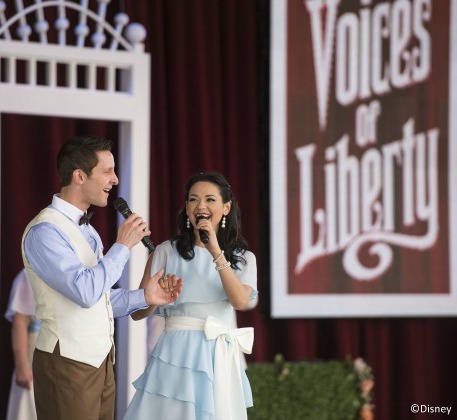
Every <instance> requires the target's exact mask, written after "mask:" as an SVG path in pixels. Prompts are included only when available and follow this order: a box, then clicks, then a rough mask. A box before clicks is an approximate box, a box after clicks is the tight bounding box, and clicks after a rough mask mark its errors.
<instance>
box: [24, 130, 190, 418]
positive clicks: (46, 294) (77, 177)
mask: <svg viewBox="0 0 457 420" xmlns="http://www.w3.org/2000/svg"><path fill="white" fill-rule="evenodd" d="M57 170H58V173H59V176H60V178H61V183H62V188H61V191H60V194H56V195H54V197H53V199H52V204H51V205H50V206H48V207H47V208H45V209H44V210H42V211H41V212H40V213H39V214H38V215H37V216H36V217H35V218H34V219H33V220H32V221H31V222H30V223H29V225H28V226H27V227H26V229H25V232H24V236H23V240H22V256H23V260H24V265H25V268H26V270H27V276H28V278H29V280H30V283H31V285H32V288H33V292H34V295H35V300H36V315H37V317H38V318H39V319H41V321H42V324H41V329H40V333H39V335H38V338H37V342H36V348H35V352H34V356H33V378H34V384H35V387H34V390H35V404H36V409H37V416H38V420H53V419H58V420H60V419H65V420H72V419H74V420H82V419H84V420H92V419H93V420H96V419H100V420H102V419H103V420H112V419H113V418H114V399H115V381H114V369H113V364H114V321H113V318H114V317H120V316H125V315H129V314H130V313H132V312H133V311H135V310H137V309H141V308H145V307H148V306H150V305H161V304H167V303H170V302H173V301H176V299H177V298H178V296H179V292H180V291H181V289H182V280H180V279H179V280H177V279H176V278H175V279H174V283H175V286H176V287H174V290H173V291H171V290H170V289H168V288H167V289H166V290H165V289H162V288H161V285H160V284H159V283H158V281H159V278H160V276H161V275H162V274H163V273H162V271H160V272H159V273H157V274H156V275H154V276H153V277H152V278H151V279H150V281H149V283H148V284H147V285H146V287H145V288H144V289H139V290H134V291H129V290H124V289H111V287H112V286H113V285H114V284H115V283H116V282H117V281H118V280H119V278H120V276H121V273H122V271H123V269H124V266H125V264H126V262H127V260H128V259H129V256H130V249H131V248H132V247H133V246H135V245H136V244H137V243H138V242H139V241H140V240H141V239H142V238H143V237H145V236H147V235H149V234H150V233H151V232H150V230H149V229H148V227H147V224H146V222H145V221H144V220H143V219H142V218H141V217H140V216H139V215H137V214H135V213H133V214H131V215H130V216H129V217H128V218H127V219H126V220H125V221H124V222H123V223H122V224H121V225H120V227H119V230H118V234H117V239H116V243H114V244H113V246H112V247H111V248H110V249H109V250H108V252H107V253H106V255H103V253H102V251H103V245H102V242H101V239H100V236H99V235H98V233H97V232H96V231H95V229H94V228H93V227H92V226H91V225H90V224H89V223H88V220H87V215H86V213H87V210H88V208H89V207H90V206H91V205H92V206H98V207H105V206H106V205H107V203H108V196H109V194H110V192H111V190H112V188H113V187H114V186H115V185H117V184H118V178H117V176H116V173H115V171H114V158H113V155H112V153H111V141H109V140H102V139H98V138H94V137H75V138H73V139H70V140H69V141H67V142H66V143H65V144H64V145H63V147H62V148H61V150H60V152H59V154H58V157H57ZM80 220H82V221H83V222H82V223H81V222H80ZM162 285H163V284H162Z"/></svg>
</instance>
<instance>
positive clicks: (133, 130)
mask: <svg viewBox="0 0 457 420" xmlns="http://www.w3.org/2000/svg"><path fill="white" fill-rule="evenodd" d="M30 3H31V4H29V5H26V4H24V1H23V0H15V1H14V6H15V8H14V10H13V1H12V0H11V1H8V2H4V1H0V125H1V115H2V113H15V114H25V115H42V116H57V117H70V118H84V119H97V120H111V121H118V122H119V124H120V130H119V132H120V138H119V160H118V168H119V174H120V178H121V179H120V181H121V182H120V185H119V195H120V196H122V197H124V198H125V199H126V200H127V201H128V202H129V204H130V207H131V208H132V209H134V210H135V212H138V213H139V214H143V215H145V216H147V215H148V214H149V148H150V145H149V142H150V126H149V116H150V57H149V54H147V53H145V52H144V45H143V43H142V42H143V41H144V38H145V37H146V31H145V29H144V27H143V26H142V25H140V24H138V23H130V24H128V22H129V18H128V16H127V15H126V14H125V13H119V14H117V15H116V16H115V18H114V24H113V25H111V24H110V23H108V22H107V21H106V20H105V17H106V10H107V7H108V4H109V3H110V0H97V6H98V8H97V11H96V12H94V11H92V10H90V8H89V1H88V0H80V1H79V2H76V1H69V0H34V1H33V2H32V1H30ZM51 9H53V13H54V14H55V15H57V19H56V20H55V22H52V23H53V28H50V22H48V21H47V20H46V15H47V12H48V11H50V10H51ZM68 12H70V13H73V14H74V13H75V12H76V13H77V15H78V17H79V18H78V23H77V25H76V26H75V28H74V36H73V34H70V33H69V32H68V31H69V30H70V21H69V19H68V17H67V15H68ZM32 20H34V21H35V23H34V25H33V28H32V27H31V26H30V25H29V22H30V21H32ZM91 29H93V30H92V34H90V32H91ZM51 30H55V32H54V35H55V36H54V38H56V40H57V42H56V43H54V44H52V43H51V42H50V41H49V39H50V38H51V37H50V36H48V33H49V34H50V33H51V32H50V31H51ZM32 31H34V32H35V38H38V40H39V42H31V40H30V38H33V32H32ZM67 35H72V37H73V38H74V39H75V45H69V41H68V38H70V36H67ZM89 36H90V38H89ZM89 44H91V45H89ZM38 74H40V75H43V74H44V77H41V76H40V77H38V76H37V75H38ZM0 141H1V138H0ZM0 144H1V143H0ZM0 150H1V149H0ZM113 211H114V210H113ZM119 221H120V219H119ZM146 256H147V253H146V250H145V249H144V248H143V247H141V246H137V247H135V248H134V249H133V250H132V256H131V258H130V262H129V265H128V268H126V270H125V271H124V277H123V278H122V279H121V283H122V285H123V287H127V288H136V287H138V282H139V280H140V279H141V277H142V274H143V267H144V264H145V262H146ZM117 336H118V337H120V339H119V340H118V342H117V352H116V360H117V363H116V365H117V415H118V416H122V414H123V413H124V412H125V408H126V406H127V403H128V402H129V401H130V399H131V397H132V396H133V392H134V389H133V386H132V385H131V383H132V381H133V380H134V379H135V378H136V377H137V376H138V375H139V374H140V373H141V372H142V371H143V369H144V366H145V364H146V356H147V355H146V323H144V322H136V323H134V322H132V321H130V320H129V319H127V318H126V319H122V320H120V321H119V322H118V324H117Z"/></svg>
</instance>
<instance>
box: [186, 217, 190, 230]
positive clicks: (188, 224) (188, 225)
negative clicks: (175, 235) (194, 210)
mask: <svg viewBox="0 0 457 420" xmlns="http://www.w3.org/2000/svg"><path fill="white" fill-rule="evenodd" d="M187 229H190V220H189V218H187Z"/></svg>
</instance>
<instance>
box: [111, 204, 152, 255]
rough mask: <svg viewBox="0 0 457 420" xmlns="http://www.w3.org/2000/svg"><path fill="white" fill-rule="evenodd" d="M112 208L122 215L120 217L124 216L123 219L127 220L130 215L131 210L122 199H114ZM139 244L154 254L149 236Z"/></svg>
mask: <svg viewBox="0 0 457 420" xmlns="http://www.w3.org/2000/svg"><path fill="white" fill-rule="evenodd" d="M113 206H114V208H115V209H116V210H117V211H118V212H119V213H121V214H122V216H124V219H127V217H129V216H130V215H131V214H132V210H130V208H129V205H128V204H127V201H125V200H124V199H123V198H122V197H118V198H116V199H115V200H114V201H113ZM141 242H143V245H144V246H145V247H146V248H147V249H149V251H150V252H154V250H155V247H154V245H153V243H152V241H151V238H150V237H149V236H145V237H143V239H141Z"/></svg>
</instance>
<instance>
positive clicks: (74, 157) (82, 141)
mask: <svg viewBox="0 0 457 420" xmlns="http://www.w3.org/2000/svg"><path fill="white" fill-rule="evenodd" d="M111 147H112V142H111V140H107V139H100V138H97V137H91V136H76V137H73V138H71V139H70V140H68V141H66V142H65V143H64V145H63V146H62V148H61V149H60V151H59V154H58V155H57V172H58V174H59V177H60V181H61V183H62V187H66V186H67V185H70V183H71V178H72V176H73V171H74V170H75V169H81V170H82V171H83V172H84V173H86V174H87V175H88V176H90V175H91V173H92V169H94V168H95V167H96V166H97V163H98V156H97V152H101V151H106V150H107V151H111Z"/></svg>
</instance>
